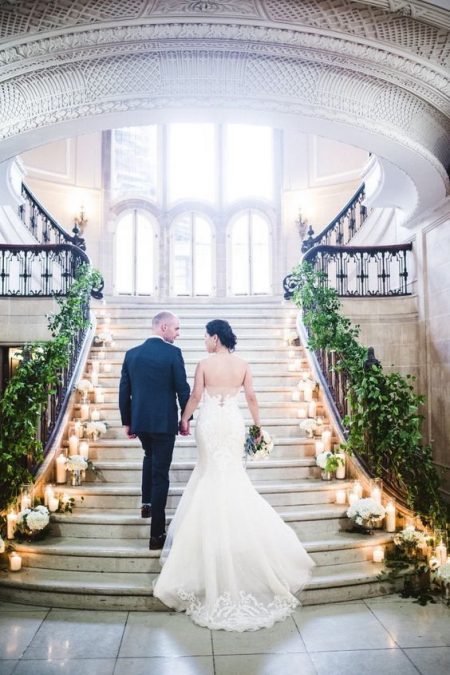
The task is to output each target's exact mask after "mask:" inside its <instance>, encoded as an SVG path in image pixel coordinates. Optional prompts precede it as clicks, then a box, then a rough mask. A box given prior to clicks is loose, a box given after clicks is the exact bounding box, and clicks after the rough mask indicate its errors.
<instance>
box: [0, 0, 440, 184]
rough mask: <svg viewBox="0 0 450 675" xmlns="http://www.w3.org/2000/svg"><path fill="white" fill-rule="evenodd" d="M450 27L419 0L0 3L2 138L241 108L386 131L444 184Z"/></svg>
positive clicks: (432, 6)
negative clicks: (144, 116) (74, 125)
mask: <svg viewBox="0 0 450 675" xmlns="http://www.w3.org/2000/svg"><path fill="white" fill-rule="evenodd" d="M449 28H450V12H449V11H446V10H445V9H443V8H441V7H439V2H436V3H432V2H422V1H420V0H410V1H408V2H407V1H405V0H359V1H357V2H355V1H353V0H301V1H300V0H97V1H96V2H82V1H81V0H48V1H44V0H0V140H1V139H4V140H6V139H11V138H14V137H17V136H19V135H21V134H25V133H31V132H32V131H34V130H37V129H39V128H45V127H48V126H51V125H56V124H58V123H62V122H68V121H70V120H74V119H80V118H86V119H87V118H91V117H93V116H101V115H105V114H107V113H110V112H114V111H116V112H117V111H123V112H126V111H136V110H149V109H155V108H163V107H164V106H165V107H168V106H183V105H190V106H192V107H202V106H203V107H208V106H213V105H214V106H216V107H220V106H224V107H227V106H237V107H241V108H242V107H243V108H246V109H253V110H271V111H277V112H280V113H294V114H301V115H303V116H305V117H307V116H309V117H310V118H313V117H314V118H320V119H323V120H327V121H331V122H339V123H344V124H347V125H351V126H352V127H354V128H357V129H360V130H364V131H367V132H370V133H376V134H380V135H382V136H384V137H385V138H388V139H391V140H395V141H396V142H397V143H399V144H401V145H403V146H404V147H405V148H407V149H408V150H411V151H413V152H414V153H417V154H418V155H420V156H421V157H422V158H425V159H426V161H427V162H429V163H430V164H431V165H433V167H434V169H435V170H436V171H437V172H438V173H439V174H440V175H441V177H442V180H443V181H444V182H445V180H446V178H445V171H444V168H443V167H444V166H446V165H447V163H448V162H449V161H450V156H449V155H450V152H449V144H448V138H449V136H448V134H449V116H450V72H449V66H450V37H449V35H450V34H449ZM2 146H3V147H5V148H10V147H12V146H11V145H8V144H6V145H5V143H3V144H2V143H0V157H2V156H3V157H4V156H5V155H4V154H2Z"/></svg>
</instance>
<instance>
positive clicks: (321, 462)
mask: <svg viewBox="0 0 450 675" xmlns="http://www.w3.org/2000/svg"><path fill="white" fill-rule="evenodd" d="M332 454H333V453H332V452H329V451H328V452H321V453H320V454H319V455H317V457H316V464H317V466H320V468H321V469H323V470H324V469H325V467H326V465H327V461H328V457H331V455H332Z"/></svg>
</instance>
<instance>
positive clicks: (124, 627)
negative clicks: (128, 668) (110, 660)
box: [113, 612, 130, 673]
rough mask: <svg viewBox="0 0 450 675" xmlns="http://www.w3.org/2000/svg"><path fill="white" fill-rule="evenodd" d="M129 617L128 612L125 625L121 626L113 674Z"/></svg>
mask: <svg viewBox="0 0 450 675" xmlns="http://www.w3.org/2000/svg"><path fill="white" fill-rule="evenodd" d="M129 617H130V612H127V616H126V619H125V623H124V624H123V631H122V635H121V637H120V642H119V647H118V649H117V654H116V657H115V658H116V663H115V664H114V669H113V673H114V671H115V670H116V665H117V659H118V658H119V654H120V650H121V649H122V643H123V638H124V636H125V631H126V629H127V625H128V619H129Z"/></svg>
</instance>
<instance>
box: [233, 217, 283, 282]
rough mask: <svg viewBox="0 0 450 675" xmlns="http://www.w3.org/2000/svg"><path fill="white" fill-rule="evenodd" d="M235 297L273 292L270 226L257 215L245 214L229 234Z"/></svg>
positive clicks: (236, 221) (236, 220)
mask: <svg viewBox="0 0 450 675" xmlns="http://www.w3.org/2000/svg"><path fill="white" fill-rule="evenodd" d="M229 242H230V246H229V251H228V253H229V258H230V263H229V283H228V291H229V293H231V295H268V294H270V293H271V290H272V274H271V253H270V226H269V222H268V221H267V219H266V218H264V216H262V215H261V214H260V213H258V212H257V211H253V210H248V211H245V212H244V213H241V214H240V215H239V216H237V218H235V220H234V221H233V223H232V225H231V232H230V234H229Z"/></svg>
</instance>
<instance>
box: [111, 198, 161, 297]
mask: <svg viewBox="0 0 450 675" xmlns="http://www.w3.org/2000/svg"><path fill="white" fill-rule="evenodd" d="M156 238H157V235H156V229H155V226H154V224H153V222H152V219H151V217H150V216H149V215H148V214H146V213H144V212H143V211H138V210H137V209H133V211H128V212H127V213H125V214H124V215H123V216H121V218H120V220H119V222H118V224H117V230H116V251H115V270H116V275H115V277H116V278H115V292H116V294H118V295H153V293H154V292H155V290H156V284H155V280H156V263H155V260H156V254H157V252H158V249H157V246H155V239H156Z"/></svg>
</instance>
